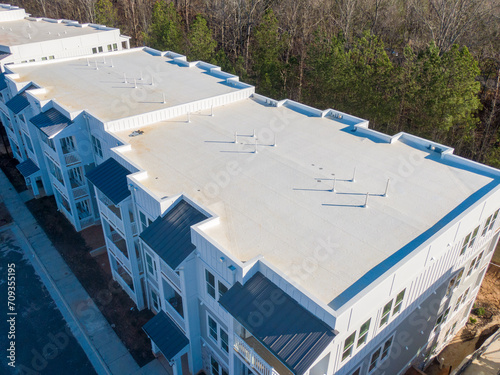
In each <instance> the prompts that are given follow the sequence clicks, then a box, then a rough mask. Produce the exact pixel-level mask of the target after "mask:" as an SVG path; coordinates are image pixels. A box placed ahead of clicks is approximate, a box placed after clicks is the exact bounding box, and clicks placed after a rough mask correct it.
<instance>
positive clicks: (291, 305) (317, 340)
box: [219, 272, 335, 375]
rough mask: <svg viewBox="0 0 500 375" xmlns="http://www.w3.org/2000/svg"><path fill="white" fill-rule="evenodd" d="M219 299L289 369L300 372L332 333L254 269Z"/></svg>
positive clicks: (327, 341)
mask: <svg viewBox="0 0 500 375" xmlns="http://www.w3.org/2000/svg"><path fill="white" fill-rule="evenodd" d="M219 303H220V304H221V305H222V306H223V307H224V308H225V309H226V310H227V311H228V312H229V313H230V314H231V315H232V316H234V317H235V318H236V319H237V320H238V321H239V322H240V323H241V324H242V325H243V326H244V327H245V328H246V329H247V330H248V331H249V332H250V333H251V334H252V335H253V336H254V337H255V338H257V339H258V340H259V341H260V342H261V343H262V344H263V345H265V346H266V347H267V348H268V349H269V350H270V351H271V352H272V353H273V354H274V355H275V356H276V357H277V358H279V359H280V361H281V362H282V363H284V364H285V365H286V366H287V367H288V368H289V369H290V371H291V372H293V373H294V374H297V375H302V374H304V373H305V372H306V371H307V370H308V369H309V368H310V367H311V365H312V364H313V363H314V361H316V359H317V358H318V357H319V356H320V355H321V354H322V353H323V351H324V350H325V349H326V347H327V346H328V345H329V344H330V343H331V342H332V340H333V339H334V337H335V333H334V332H333V329H332V328H331V327H329V326H328V325H327V324H326V323H325V322H323V321H322V320H320V319H319V318H318V317H316V316H314V315H313V314H312V313H311V312H309V311H308V310H306V309H305V308H304V307H302V306H301V305H300V304H299V303H298V302H297V301H295V300H294V299H293V298H292V297H290V296H289V295H288V294H286V293H285V292H284V291H283V290H281V289H280V288H279V287H278V286H277V285H276V284H274V283H272V282H271V281H270V280H269V279H267V278H266V277H265V276H264V275H263V274H262V273H260V272H257V273H256V274H255V275H254V276H253V277H252V278H251V279H250V280H248V281H247V283H246V284H245V285H244V286H243V285H241V284H240V283H236V284H235V285H233V286H232V287H231V289H229V291H227V292H226V294H224V295H223V296H222V297H221V298H220V299H219Z"/></svg>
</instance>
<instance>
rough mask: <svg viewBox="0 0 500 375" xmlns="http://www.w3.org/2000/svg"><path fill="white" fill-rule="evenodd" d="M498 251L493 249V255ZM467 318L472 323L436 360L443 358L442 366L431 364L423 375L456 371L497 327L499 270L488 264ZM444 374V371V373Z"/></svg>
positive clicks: (499, 315) (499, 316)
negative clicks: (450, 368)
mask: <svg viewBox="0 0 500 375" xmlns="http://www.w3.org/2000/svg"><path fill="white" fill-rule="evenodd" d="M499 252H500V250H499V248H497V250H496V254H499ZM470 318H472V319H474V320H475V323H471V322H470V319H469V323H467V324H466V325H465V327H463V328H462V329H461V330H460V331H459V332H458V333H457V335H456V336H455V337H454V338H453V340H452V341H451V343H450V344H449V345H448V346H446V348H444V349H443V350H442V351H441V353H439V355H438V357H439V358H443V359H444V360H443V363H444V366H443V368H442V369H440V366H439V364H438V363H437V361H434V362H433V363H432V364H431V365H430V366H429V367H428V368H427V369H426V371H425V373H426V374H428V375H438V374H442V373H443V372H442V371H443V369H449V366H451V367H452V369H456V368H457V367H458V366H459V365H460V363H462V361H463V360H464V359H465V357H467V356H468V355H469V354H472V353H473V352H474V351H476V350H477V349H479V348H480V347H481V345H482V344H483V343H484V342H485V341H486V340H487V339H488V337H490V336H491V335H492V334H494V333H495V332H496V330H497V329H498V328H499V327H500V267H496V266H495V265H493V264H491V265H490V266H489V268H488V271H487V272H486V276H485V277H484V280H483V283H482V284H481V289H479V293H478V295H477V298H476V301H475V303H474V307H473V309H472V313H471V315H470ZM445 373H446V374H448V370H446V372H445Z"/></svg>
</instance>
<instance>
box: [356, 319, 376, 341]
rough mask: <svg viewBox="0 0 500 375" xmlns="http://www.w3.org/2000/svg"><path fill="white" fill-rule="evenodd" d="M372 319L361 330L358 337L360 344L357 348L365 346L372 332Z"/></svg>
mask: <svg viewBox="0 0 500 375" xmlns="http://www.w3.org/2000/svg"><path fill="white" fill-rule="evenodd" d="M371 321H372V319H371V318H370V319H368V320H367V321H366V322H364V323H363V325H362V326H361V328H360V329H359V336H358V343H357V345H356V347H357V348H359V347H360V346H361V345H363V344H364V343H365V342H366V340H367V339H368V332H369V331H370V323H371Z"/></svg>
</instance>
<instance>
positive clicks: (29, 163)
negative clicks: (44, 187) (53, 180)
mask: <svg viewBox="0 0 500 375" xmlns="http://www.w3.org/2000/svg"><path fill="white" fill-rule="evenodd" d="M16 168H17V170H18V171H19V172H20V173H21V174H22V175H23V176H24V177H29V176H31V175H32V174H33V173H36V172H38V171H39V170H40V168H38V167H37V165H36V164H35V163H34V162H33V160H31V159H28V160H26V161H23V162H22V163H19V164H18V165H17V166H16Z"/></svg>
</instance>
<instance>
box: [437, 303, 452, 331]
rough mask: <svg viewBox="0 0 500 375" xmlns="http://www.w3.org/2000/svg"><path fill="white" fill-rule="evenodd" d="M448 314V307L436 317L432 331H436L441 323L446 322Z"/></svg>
mask: <svg viewBox="0 0 500 375" xmlns="http://www.w3.org/2000/svg"><path fill="white" fill-rule="evenodd" d="M449 313H450V308H449V307H448V308H447V309H446V310H444V311H443V312H442V313H441V314H439V315H438V317H437V319H436V324H435V325H434V331H437V329H438V327H439V326H440V325H441V324H442V323H444V322H446V319H447V318H448V314H449Z"/></svg>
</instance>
